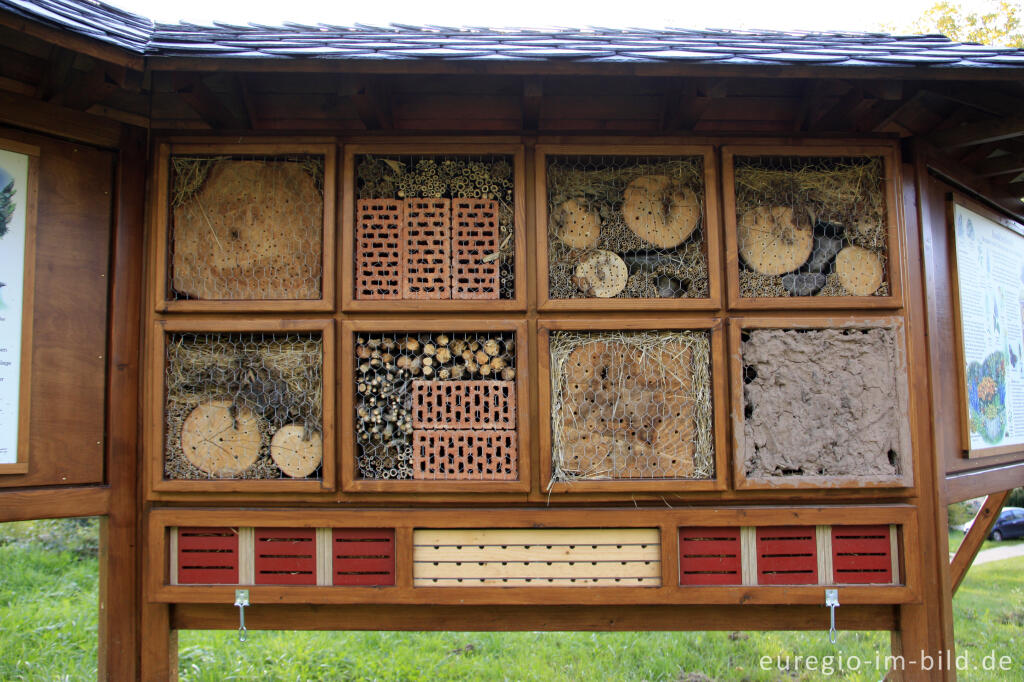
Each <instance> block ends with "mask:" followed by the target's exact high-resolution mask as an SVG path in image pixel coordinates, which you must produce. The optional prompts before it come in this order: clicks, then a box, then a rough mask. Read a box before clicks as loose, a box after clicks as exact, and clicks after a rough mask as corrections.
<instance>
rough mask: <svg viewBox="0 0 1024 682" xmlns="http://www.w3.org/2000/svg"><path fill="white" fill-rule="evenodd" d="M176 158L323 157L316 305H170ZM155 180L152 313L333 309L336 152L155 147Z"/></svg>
mask: <svg viewBox="0 0 1024 682" xmlns="http://www.w3.org/2000/svg"><path fill="white" fill-rule="evenodd" d="M178 154H202V155H207V154H212V155H216V154H225V155H267V156H275V155H286V154H310V155H318V156H323V157H324V193H323V194H324V197H323V198H324V208H323V213H324V217H323V231H322V244H321V255H320V257H321V270H320V273H321V275H320V276H321V282H320V298H319V299H290V300H289V299H274V300H259V299H252V300H234V299H232V300H172V299H169V298H168V296H167V281H168V273H169V265H168V262H167V261H168V254H169V246H170V244H169V242H170V239H171V234H170V232H171V216H170V212H171V206H170V179H171V173H170V160H171V157H173V156H175V155H178ZM155 164H156V167H155V169H154V178H155V185H154V187H155V203H154V206H153V210H154V213H153V215H154V221H155V239H154V242H155V249H154V254H153V262H152V269H151V270H150V272H152V273H153V278H152V281H151V284H152V285H153V295H154V300H153V308H154V310H156V311H157V312H166V313H184V312H192V313H230V312H278V313H282V314H288V313H294V312H318V311H319V312H330V311H333V310H334V307H335V303H334V301H335V293H334V290H335V279H336V277H335V260H336V257H337V256H336V253H335V214H336V207H335V206H336V199H335V197H336V195H337V192H336V188H337V185H338V181H337V146H336V145H335V144H333V143H332V144H325V143H313V142H307V141H302V140H296V141H294V142H292V141H288V140H286V139H282V140H279V141H275V142H273V143H254V142H245V143H229V142H226V141H210V142H205V143H204V142H195V141H188V142H184V141H182V142H176V141H173V140H172V141H169V142H164V143H161V144H159V145H158V147H157V153H156V159H155Z"/></svg>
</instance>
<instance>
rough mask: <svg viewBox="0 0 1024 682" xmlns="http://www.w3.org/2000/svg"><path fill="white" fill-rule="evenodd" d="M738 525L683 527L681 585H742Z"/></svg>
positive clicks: (680, 554) (680, 538)
mask: <svg viewBox="0 0 1024 682" xmlns="http://www.w3.org/2000/svg"><path fill="white" fill-rule="evenodd" d="M742 582H743V570H742V564H741V561H740V529H739V528H713V527H708V528H697V527H691V528H680V529H679V584H680V585H740V584H742Z"/></svg>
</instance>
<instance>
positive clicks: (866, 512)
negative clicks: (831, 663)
mask: <svg viewBox="0 0 1024 682" xmlns="http://www.w3.org/2000/svg"><path fill="white" fill-rule="evenodd" d="M1022 110H1024V52H1022V51H1020V50H1016V49H1009V48H995V47H987V46H981V45H969V44H959V43H955V42H952V41H950V40H948V39H947V38H945V37H942V36H934V35H933V36H892V35H885V34H861V33H849V34H847V33H788V32H751V31H737V32H729V31H692V30H677V29H665V30H606V29H587V30H568V29H564V30H555V31H529V30H509V31H503V30H489V29H453V28H443V27H410V26H399V25H394V26H389V27H380V28H378V27H369V26H357V27H351V28H349V27H338V26H328V25H317V26H301V25H287V26H284V27H267V26H253V25H250V26H231V25H225V24H217V25H215V26H195V25H191V24H178V25H165V24H155V25H154V24H153V23H152V22H150V21H148V20H147V19H144V18H142V17H138V16H134V15H131V14H129V13H126V12H123V11H120V10H117V9H115V8H112V7H109V6H106V5H103V4H102V3H95V2H83V1H80V0H0V151H4V152H7V153H10V154H12V155H13V156H12V157H11V158H12V159H25V164H26V166H25V167H26V168H27V169H28V170H27V174H26V175H25V180H24V182H23V183H22V184H23V185H24V187H25V190H26V192H25V193H24V194H20V195H18V194H15V195H14V204H15V206H22V208H23V210H24V224H25V225H26V235H27V236H26V243H25V247H24V248H25V253H26V257H25V265H26V267H25V275H24V278H23V279H24V282H25V287H24V302H25V306H26V310H27V311H28V312H26V314H25V315H24V316H23V320H22V321H23V322H24V324H23V326H22V334H21V336H20V339H21V341H22V344H23V347H22V351H21V354H20V357H21V374H20V380H19V377H17V376H16V377H14V383H16V384H19V386H20V389H21V391H20V411H16V417H15V418H14V421H13V422H12V421H11V417H10V413H9V412H7V413H3V414H0V416H3V417H4V419H6V420H7V421H6V422H5V426H4V428H9V425H10V424H12V423H13V424H17V423H18V420H20V428H19V430H18V431H17V433H18V436H19V439H20V444H19V445H18V446H17V447H16V448H15V449H16V450H17V453H16V456H14V452H13V450H12V451H11V452H10V453H8V455H9V460H4V461H3V463H0V520H2V521H10V520H20V519H32V518H46V517H61V516H86V515H96V516H101V517H103V519H104V521H103V525H102V529H103V530H102V541H103V544H102V547H103V549H102V553H101V566H102V569H101V571H102V576H101V584H102V588H101V605H100V609H101V611H100V614H101V615H100V623H101V627H100V661H99V666H100V677H101V678H103V679H113V680H129V679H147V680H159V679H171V678H174V677H175V676H176V669H177V659H176V639H175V633H176V631H177V630H180V629H189V628H237V627H238V624H239V609H238V608H237V607H236V605H235V603H236V599H237V593H236V591H237V590H238V589H239V588H244V589H247V590H248V600H249V602H250V604H251V605H250V606H249V607H248V608H246V609H245V617H246V624H247V625H248V627H250V628H266V629H347V628H361V629H488V630H492V629H493V630H506V629H532V630H560V629H593V630H612V629H614V630H634V629H665V630H684V629H694V628H698V629H729V630H737V629H744V630H749V629H811V630H823V631H827V630H828V628H829V617H830V611H829V608H827V607H826V591H827V590H833V589H834V590H837V591H838V601H839V603H840V606H839V607H838V609H837V610H836V617H837V624H838V627H839V629H840V630H854V629H857V630H886V631H890V632H892V633H893V640H892V641H893V650H894V652H895V653H897V654H905V655H906V660H907V661H908V665H907V668H906V670H898V671H895V672H894V675H896V676H900V675H902V676H903V677H905V678H906V679H925V678H928V679H934V678H935V677H936V676H937V675H938V673H936V672H934V671H932V672H926V671H924V670H922V669H921V666H920V664H919V660H920V658H919V656H918V652H933V653H935V654H939V652H946V651H952V650H953V618H952V606H951V595H952V593H953V591H954V590H955V588H956V586H957V585H958V584H959V582H960V580H961V578H962V577H963V574H964V572H965V571H966V569H967V567H968V565H969V564H970V562H971V560H972V559H973V555H974V553H975V552H976V551H977V549H978V548H979V547H980V544H981V541H982V540H983V538H984V536H985V535H986V534H987V533H988V528H989V526H990V522H991V520H992V519H994V518H995V517H996V516H998V510H999V508H1000V507H1001V505H1002V502H1003V500H1004V499H1005V495H1006V493H1005V492H1004V491H1007V490H1008V489H1010V488H1013V487H1015V486H1021V485H1024V445H1021V444H1020V443H1021V441H1020V440H1015V439H1016V437H1017V436H1015V435H1013V434H1017V435H1021V434H1020V433H1019V431H1018V430H1020V431H1024V396H1022V397H1021V398H1020V402H1019V405H1020V407H1017V406H1016V405H1015V404H1013V403H1012V399H1013V396H1014V395H1017V394H1015V393H1014V390H1016V389H1015V384H1014V381H1016V380H1017V379H1015V377H1016V376H1017V375H1018V374H1019V373H1020V370H1019V369H1018V368H1019V364H1018V362H1019V359H1020V356H1021V347H1020V345H1019V344H1020V339H1019V338H1017V337H1014V336H1013V335H1014V334H1017V335H1018V336H1020V330H1021V326H1024V322H1021V321H1019V320H1018V321H1017V322H1016V323H1013V324H1011V322H1012V319H1013V318H1012V316H1010V317H1006V315H1009V313H1008V312H1007V311H1006V307H1007V306H1010V307H1011V308H1015V306H1017V305H1020V306H1021V310H1022V311H1024V295H1022V297H1021V298H1020V302H1019V303H1018V301H1016V300H1011V299H1012V296H1011V295H1010V294H1008V293H1005V292H1004V290H1003V289H1000V290H999V291H1000V292H1001V293H1000V296H1002V298H998V299H996V298H992V297H991V296H990V297H988V298H986V297H985V292H986V291H987V289H985V287H986V286H987V284H986V283H987V282H988V281H989V280H988V279H985V276H983V275H984V272H982V271H983V270H984V268H982V267H981V266H975V265H972V263H968V262H967V261H965V260H963V258H961V262H959V266H958V257H957V254H958V250H957V249H958V248H959V247H964V246H965V245H966V244H967V243H968V242H967V241H966V240H967V239H968V237H969V238H971V239H974V236H973V235H974V232H973V230H975V229H977V230H978V231H979V234H980V231H981V230H982V229H983V227H984V229H987V230H989V232H993V233H994V234H1001V233H998V230H999V229H1004V230H1006V234H1005V235H1002V236H1001V237H999V238H1004V239H1005V240H1008V241H1007V243H1009V244H1017V242H1015V241H1014V240H1015V239H1019V235H1020V232H1019V231H1020V229H1021V223H1020V222H1019V221H1021V220H1022V218H1024V205H1022V204H1021V201H1020V198H1019V197H1021V196H1022V195H1024V182H1019V181H1018V180H1017V178H1018V176H1019V175H1020V174H1021V173H1022V172H1024V142H1021V140H1022V139H1024V137H1022V136H1024V119H1022V116H1021V113H1020V112H1021V111H1022ZM6 158H7V157H0V166H2V165H3V163H2V162H3V160H4V159H6ZM12 163H13V162H12ZM12 177H13V176H12ZM19 177H20V176H19ZM18 182H21V181H18ZM19 186H20V185H17V184H14V185H12V187H14V189H15V190H17V189H18V187H19ZM0 189H3V187H0ZM12 210H13V209H12ZM965 211H966V213H965ZM12 215H15V214H14V213H12ZM963 216H967V218H963ZM961 218H963V219H964V220H968V221H971V220H973V222H971V226H972V227H971V228H970V230H971V232H970V235H968V228H967V227H966V225H967V223H966V222H965V223H964V226H965V227H964V235H965V236H963V237H960V236H959V234H960V233H958V232H957V231H956V230H954V223H955V222H956V221H958V220H961ZM986 234H987V233H986ZM978 239H980V237H978ZM972 243H973V242H972ZM978 243H979V244H981V242H978ZM4 246H5V248H6V245H4ZM978 248H979V249H981V248H982V246H979V247H978ZM1013 252H1014V251H1013V247H1012V246H1011V247H1009V249H1008V250H1007V251H1004V253H1011V254H1012V253H1013ZM964 253H967V252H964ZM979 253H981V252H980V251H979ZM989 255H990V256H991V254H989ZM982 261H983V264H984V258H983V259H982ZM997 270H998V268H997ZM985 272H987V275H986V276H988V277H995V276H997V275H998V273H996V274H993V271H992V269H991V268H989V270H987V271H985ZM979 273H980V274H979ZM1022 276H1024V273H1022ZM972 278H973V279H972ZM979 278H980V279H979ZM979 282H980V283H981V284H980V288H979V284H978V283H979ZM1021 282H1024V280H1021ZM1021 282H1018V285H1020V284H1021ZM1006 291H1009V289H1007V290H1006ZM971 296H976V297H977V298H976V299H975V298H970V297H971ZM975 303H977V306H978V309H983V310H984V311H988V310H989V308H986V307H985V306H990V307H991V306H996V307H995V308H993V310H995V311H996V312H995V314H996V322H997V323H999V324H998V325H997V326H998V327H999V332H998V334H997V337H998V338H997V339H996V340H995V341H993V343H997V345H998V344H1002V345H1000V346H999V348H998V349H997V350H996V351H993V352H992V353H990V354H989V355H988V356H986V357H983V358H982V359H981V360H975V359H974V355H973V354H974V353H975V352H976V351H977V348H975V347H974V346H972V345H971V343H972V342H971V339H974V338H975V336H976V335H975V331H976V330H975V329H974V328H973V327H971V326H970V325H967V326H965V323H964V322H963V320H966V319H967V318H968V317H969V316H970V315H971V314H973V313H974V312H976V311H975V308H974V305H975ZM1007 320H1009V321H1010V322H1006V321H1007ZM979 324H981V323H979ZM982 336H984V335H982ZM978 343H981V342H980V341H979V342H978ZM3 350H5V351H6V349H3ZM780 377H786V380H787V381H788V386H789V387H790V388H791V389H792V387H794V386H796V387H797V389H798V390H797V391H796V392H795V393H794V392H792V391H790V392H785V391H784V390H783V389H784V388H785V386H784V384H786V383H787V381H776V380H775V378H780ZM4 380H5V381H7V384H6V386H8V387H9V386H11V377H9V376H5V377H4ZM1017 385H1019V384H1017ZM1015 410H1016V411H1015ZM823 425H824V426H823ZM983 495H988V501H987V502H986V504H985V507H984V509H983V512H982V515H981V517H980V518H981V520H980V521H979V522H978V523H976V524H975V526H974V529H973V530H972V531H971V533H970V534H969V535H968V537H967V539H966V540H965V542H964V544H963V547H962V548H961V550H960V551H959V552H958V554H957V556H956V558H955V559H954V560H953V562H952V564H951V563H950V561H949V560H948V555H947V549H948V546H947V528H946V513H945V508H946V506H947V505H948V504H950V503H953V502H956V501H960V500H965V499H969V498H973V497H977V496H983ZM851 524H856V525H851ZM823 636H825V635H824V634H823ZM941 675H944V676H945V678H947V679H954V678H955V675H956V673H955V671H943V672H942V673H941Z"/></svg>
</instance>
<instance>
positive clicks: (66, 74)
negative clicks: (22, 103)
mask: <svg viewBox="0 0 1024 682" xmlns="http://www.w3.org/2000/svg"><path fill="white" fill-rule="evenodd" d="M74 64H75V53H74V52H72V51H71V50H68V49H65V48H63V47H60V46H58V45H54V46H53V47H51V48H50V57H49V59H48V60H47V69H46V71H45V72H44V73H43V79H42V80H41V81H40V82H39V85H38V87H37V88H36V98H37V99H41V100H43V101H44V102H49V101H52V100H53V99H54V98H55V97H56V96H57V95H58V94H59V93H61V92H63V91H64V89H65V88H66V87H67V86H68V84H69V81H70V80H71V68H72V66H74Z"/></svg>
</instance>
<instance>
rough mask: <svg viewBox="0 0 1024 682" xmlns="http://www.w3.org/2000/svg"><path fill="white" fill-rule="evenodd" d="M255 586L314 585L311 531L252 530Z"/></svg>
mask: <svg viewBox="0 0 1024 682" xmlns="http://www.w3.org/2000/svg"><path fill="white" fill-rule="evenodd" d="M254 537H255V543H256V556H255V559H254V564H255V567H256V584H257V585H316V529H315V528H256V529H255V531H254Z"/></svg>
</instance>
